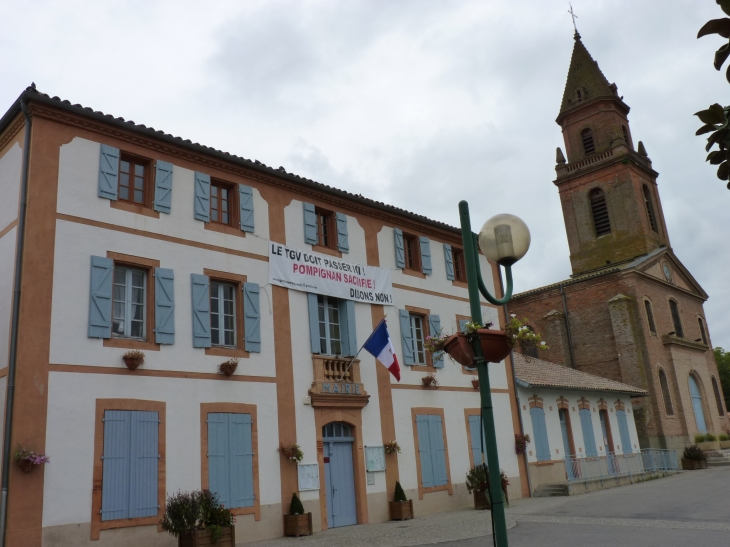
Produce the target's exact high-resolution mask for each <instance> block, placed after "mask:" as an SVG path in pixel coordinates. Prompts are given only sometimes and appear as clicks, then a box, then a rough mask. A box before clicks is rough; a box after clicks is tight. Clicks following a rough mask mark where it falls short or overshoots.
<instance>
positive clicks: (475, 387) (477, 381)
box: [471, 379, 479, 389]
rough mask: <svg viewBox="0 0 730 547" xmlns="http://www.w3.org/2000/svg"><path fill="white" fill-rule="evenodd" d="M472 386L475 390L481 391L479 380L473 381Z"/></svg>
mask: <svg viewBox="0 0 730 547" xmlns="http://www.w3.org/2000/svg"><path fill="white" fill-rule="evenodd" d="M471 385H472V387H473V388H474V389H479V380H478V379H477V380H472V381H471Z"/></svg>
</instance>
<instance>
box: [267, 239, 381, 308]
mask: <svg viewBox="0 0 730 547" xmlns="http://www.w3.org/2000/svg"><path fill="white" fill-rule="evenodd" d="M269 283H271V284H272V285H279V286H281V287H287V288H289V289H294V290H297V291H304V292H311V293H315V294H322V295H325V296H334V297H336V298H344V299H346V300H355V301H357V302H367V303H371V304H383V305H392V304H393V283H392V282H391V279H390V270H386V269H385V268H376V267H375V266H365V265H362V264H354V263H351V262H344V261H343V260H340V259H339V258H334V257H331V256H327V255H323V254H319V253H312V252H309V251H302V250H300V249H292V248H291V247H287V246H286V245H280V244H278V243H271V245H270V247H269Z"/></svg>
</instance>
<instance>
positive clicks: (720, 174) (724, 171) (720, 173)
mask: <svg viewBox="0 0 730 547" xmlns="http://www.w3.org/2000/svg"><path fill="white" fill-rule="evenodd" d="M727 176H728V163H727V162H726V161H725V162H723V163H721V164H720V167H718V168H717V178H719V179H720V180H727Z"/></svg>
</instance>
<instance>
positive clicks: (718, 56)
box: [714, 43, 730, 70]
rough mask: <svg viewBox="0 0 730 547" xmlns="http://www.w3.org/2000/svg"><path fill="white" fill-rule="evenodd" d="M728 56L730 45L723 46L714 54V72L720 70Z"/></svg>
mask: <svg viewBox="0 0 730 547" xmlns="http://www.w3.org/2000/svg"><path fill="white" fill-rule="evenodd" d="M728 55H730V43H728V44H725V45H724V46H722V47H721V48H720V49H718V50H717V51H716V52H715V62H714V65H715V70H720V68H722V64H723V63H724V62H725V60H726V59H727V57H728Z"/></svg>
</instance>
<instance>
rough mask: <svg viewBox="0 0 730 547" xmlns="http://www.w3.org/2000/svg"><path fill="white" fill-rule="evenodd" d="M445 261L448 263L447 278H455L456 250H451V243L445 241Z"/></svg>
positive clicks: (450, 279) (451, 279)
mask: <svg viewBox="0 0 730 547" xmlns="http://www.w3.org/2000/svg"><path fill="white" fill-rule="evenodd" d="M444 262H445V264H446V279H447V280H449V281H453V280H454V252H453V251H452V250H451V245H449V244H448V243H444Z"/></svg>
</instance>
